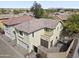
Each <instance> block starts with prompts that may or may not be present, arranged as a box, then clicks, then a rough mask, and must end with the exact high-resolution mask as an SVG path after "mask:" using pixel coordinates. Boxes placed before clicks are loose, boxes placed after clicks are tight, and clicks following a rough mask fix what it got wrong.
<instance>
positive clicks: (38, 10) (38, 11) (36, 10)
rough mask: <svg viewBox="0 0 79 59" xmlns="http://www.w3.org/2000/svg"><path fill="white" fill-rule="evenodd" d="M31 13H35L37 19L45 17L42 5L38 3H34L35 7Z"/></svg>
mask: <svg viewBox="0 0 79 59" xmlns="http://www.w3.org/2000/svg"><path fill="white" fill-rule="evenodd" d="M31 11H32V12H33V14H34V16H35V17H36V18H40V17H42V16H43V13H44V11H43V8H41V5H40V4H39V3H37V2H36V1H35V2H34V4H33V6H32V7H31Z"/></svg>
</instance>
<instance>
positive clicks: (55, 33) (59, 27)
mask: <svg viewBox="0 0 79 59" xmlns="http://www.w3.org/2000/svg"><path fill="white" fill-rule="evenodd" d="M62 29H63V25H62V24H61V23H60V22H59V23H58V25H57V26H56V28H55V29H54V30H53V35H52V36H51V37H50V41H52V40H53V45H55V44H56V42H57V40H59V38H60V33H61V30H62ZM56 37H57V38H56Z"/></svg>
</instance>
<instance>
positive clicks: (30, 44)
mask: <svg viewBox="0 0 79 59" xmlns="http://www.w3.org/2000/svg"><path fill="white" fill-rule="evenodd" d="M14 27H15V29H16V31H17V34H16V36H17V37H16V38H17V44H20V45H21V46H23V47H24V48H26V49H28V52H29V53H30V52H32V51H35V52H38V47H39V46H40V45H42V46H44V47H46V48H50V47H51V46H54V45H55V44H56V43H57V40H59V38H60V33H61V31H62V29H63V24H62V22H61V21H58V20H52V19H34V20H30V21H27V22H24V23H21V24H19V25H16V26H14Z"/></svg>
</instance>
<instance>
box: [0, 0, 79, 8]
mask: <svg viewBox="0 0 79 59" xmlns="http://www.w3.org/2000/svg"><path fill="white" fill-rule="evenodd" d="M33 2H34V1H0V8H30V7H31V6H32V5H33ZM38 3H40V4H41V5H42V8H45V9H46V8H79V1H38Z"/></svg>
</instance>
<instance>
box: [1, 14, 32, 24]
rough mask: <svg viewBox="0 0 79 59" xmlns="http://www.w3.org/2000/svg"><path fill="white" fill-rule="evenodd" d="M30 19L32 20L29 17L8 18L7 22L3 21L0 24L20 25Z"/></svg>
mask: <svg viewBox="0 0 79 59" xmlns="http://www.w3.org/2000/svg"><path fill="white" fill-rule="evenodd" d="M31 19H32V17H31V16H19V17H13V18H9V19H8V20H3V22H2V23H4V24H6V25H16V24H20V23H22V22H25V21H27V20H31Z"/></svg>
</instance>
